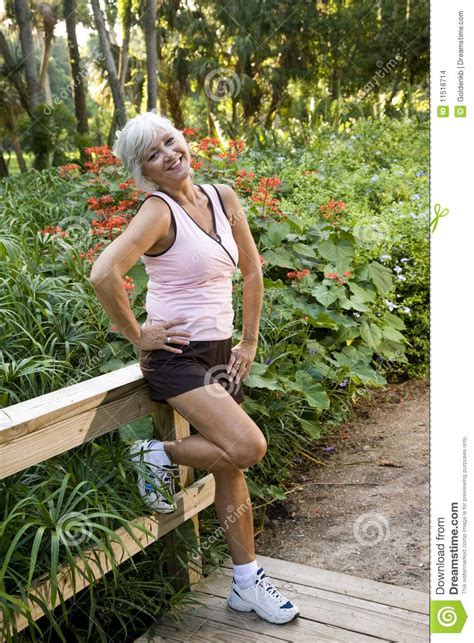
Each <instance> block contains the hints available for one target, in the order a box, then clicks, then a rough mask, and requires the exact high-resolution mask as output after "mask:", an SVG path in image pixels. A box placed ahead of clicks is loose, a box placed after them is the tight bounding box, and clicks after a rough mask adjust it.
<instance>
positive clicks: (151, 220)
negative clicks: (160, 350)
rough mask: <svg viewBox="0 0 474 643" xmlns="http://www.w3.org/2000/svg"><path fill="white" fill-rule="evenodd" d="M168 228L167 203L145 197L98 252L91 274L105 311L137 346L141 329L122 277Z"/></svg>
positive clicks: (94, 287) (92, 282)
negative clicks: (113, 237)
mask: <svg viewBox="0 0 474 643" xmlns="http://www.w3.org/2000/svg"><path fill="white" fill-rule="evenodd" d="M168 228H169V211H168V208H167V206H166V205H165V204H164V203H163V202H162V201H160V200H159V199H156V198H155V199H152V198H149V199H147V200H146V201H144V202H143V204H142V206H141V208H140V209H139V211H138V212H137V214H136V215H135V217H134V218H133V219H132V220H131V221H130V223H129V224H128V226H127V228H126V229H125V231H124V232H123V233H122V234H121V235H120V236H119V237H117V238H116V239H114V241H112V243H111V244H109V245H108V246H107V247H106V248H105V250H104V251H103V252H102V253H101V254H100V256H99V257H98V258H97V260H96V261H95V263H94V265H93V266H92V270H91V273H90V282H91V285H92V287H93V289H94V291H95V293H96V295H97V299H98V300H99V301H100V303H101V304H102V307H103V308H104V310H105V312H106V313H107V315H108V316H109V317H110V319H111V320H112V322H113V323H114V324H115V325H116V326H117V327H118V329H119V331H120V332H121V333H122V335H124V336H125V337H126V338H127V339H128V340H129V341H130V342H131V343H132V344H134V345H135V346H138V342H139V340H140V336H141V329H140V326H139V324H138V322H137V320H136V319H135V316H134V315H133V312H132V309H131V307H130V302H129V300H128V297H127V293H126V291H125V288H124V285H123V282H122V277H123V275H124V274H125V273H126V272H127V271H128V270H130V268H131V267H132V266H134V265H135V263H136V262H137V261H138V259H139V258H140V257H141V256H142V255H143V254H144V253H145V252H146V251H147V250H148V249H149V248H151V246H152V245H153V244H155V243H156V242H157V241H158V240H159V239H160V238H162V237H163V236H164V235H165V234H167V231H168Z"/></svg>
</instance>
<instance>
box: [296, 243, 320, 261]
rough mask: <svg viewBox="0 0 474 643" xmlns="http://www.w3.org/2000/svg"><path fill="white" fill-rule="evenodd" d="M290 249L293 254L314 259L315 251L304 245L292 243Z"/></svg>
mask: <svg viewBox="0 0 474 643" xmlns="http://www.w3.org/2000/svg"><path fill="white" fill-rule="evenodd" d="M291 249H292V251H293V252H295V253H298V254H300V255H304V256H305V257H311V258H313V259H315V258H316V249H315V248H313V247H312V246H310V245H306V244H305V243H294V244H293V245H292V246H291Z"/></svg>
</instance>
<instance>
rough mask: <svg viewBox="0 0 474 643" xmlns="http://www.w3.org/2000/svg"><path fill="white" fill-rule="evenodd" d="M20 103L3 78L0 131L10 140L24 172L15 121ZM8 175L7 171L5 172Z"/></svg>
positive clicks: (0, 98) (0, 96)
mask: <svg viewBox="0 0 474 643" xmlns="http://www.w3.org/2000/svg"><path fill="white" fill-rule="evenodd" d="M21 111H22V110H21V102H20V97H19V96H18V94H17V92H16V91H15V88H14V87H12V86H11V84H10V83H9V82H7V81H6V80H5V79H4V78H1V79H0V115H1V116H0V131H4V132H5V133H6V134H7V136H8V138H10V140H11V146H12V147H13V151H14V152H15V155H16V158H17V161H18V167H19V168H20V172H22V173H23V172H26V170H27V167H26V163H25V159H24V158H23V152H22V149H21V145H20V139H19V138H18V134H17V131H16V119H17V116H18V114H20V113H21ZM7 175H8V170H7Z"/></svg>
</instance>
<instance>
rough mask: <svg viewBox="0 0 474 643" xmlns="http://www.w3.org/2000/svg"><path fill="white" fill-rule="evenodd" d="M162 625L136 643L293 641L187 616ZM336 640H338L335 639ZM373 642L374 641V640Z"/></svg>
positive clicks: (162, 621) (166, 621)
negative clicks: (180, 623)
mask: <svg viewBox="0 0 474 643" xmlns="http://www.w3.org/2000/svg"><path fill="white" fill-rule="evenodd" d="M160 621H161V622H160V623H158V624H157V625H156V626H152V627H151V628H150V629H149V630H148V632H147V633H146V634H143V636H140V637H139V638H138V639H135V643H158V642H160V641H192V642H193V643H207V641H210V642H214V641H221V642H222V643H229V641H236V642H238V641H242V643H245V642H246V641H250V642H251V641H255V643H258V642H259V641H263V642H264V643H265V642H266V641H277V640H278V641H291V640H292V639H289V638H288V637H287V636H283V637H281V636H268V635H265V634H261V633H254V632H251V631H250V630H242V629H240V628H239V627H235V626H233V625H229V624H228V623H224V624H221V623H217V622H215V621H211V620H209V619H207V618H203V617H197V616H192V615H190V614H189V615H186V623H183V624H182V625H181V626H177V625H176V622H175V621H173V620H172V619H171V618H169V617H166V616H165V617H163V618H162V619H160ZM333 640H336V639H333ZM372 641H373V639H372Z"/></svg>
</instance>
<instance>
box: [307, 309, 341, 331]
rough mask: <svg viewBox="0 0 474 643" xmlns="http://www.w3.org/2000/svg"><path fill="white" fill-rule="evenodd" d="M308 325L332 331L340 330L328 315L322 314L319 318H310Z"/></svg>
mask: <svg viewBox="0 0 474 643" xmlns="http://www.w3.org/2000/svg"><path fill="white" fill-rule="evenodd" d="M308 323H310V324H311V326H315V327H316V328H330V329H331V330H338V328H339V326H338V324H336V322H334V321H333V320H332V319H331V317H330V316H329V315H328V313H320V314H319V315H318V316H317V317H313V316H310V317H309V319H308Z"/></svg>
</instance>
